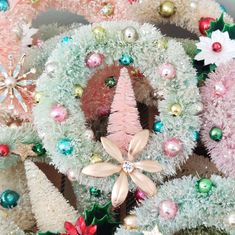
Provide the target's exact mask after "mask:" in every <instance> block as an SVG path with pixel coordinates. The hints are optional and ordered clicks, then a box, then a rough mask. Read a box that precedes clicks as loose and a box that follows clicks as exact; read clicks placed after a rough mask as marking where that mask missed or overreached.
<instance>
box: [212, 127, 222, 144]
mask: <svg viewBox="0 0 235 235" xmlns="http://www.w3.org/2000/svg"><path fill="white" fill-rule="evenodd" d="M209 134H210V138H211V139H212V140H214V141H217V142H219V141H220V140H222V138H223V131H222V129H220V128H219V127H212V128H211V130H210V133H209Z"/></svg>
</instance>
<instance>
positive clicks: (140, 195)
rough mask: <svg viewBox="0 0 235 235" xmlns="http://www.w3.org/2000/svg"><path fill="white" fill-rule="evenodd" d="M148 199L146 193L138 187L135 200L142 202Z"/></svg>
mask: <svg viewBox="0 0 235 235" xmlns="http://www.w3.org/2000/svg"><path fill="white" fill-rule="evenodd" d="M145 199H146V194H145V193H144V192H143V191H142V190H140V189H139V188H137V189H136V191H135V200H136V201H138V202H141V201H143V200H145Z"/></svg>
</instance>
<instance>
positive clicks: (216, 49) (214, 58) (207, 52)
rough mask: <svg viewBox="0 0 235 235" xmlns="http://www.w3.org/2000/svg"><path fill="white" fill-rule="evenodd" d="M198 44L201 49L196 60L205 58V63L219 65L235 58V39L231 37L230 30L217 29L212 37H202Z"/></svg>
mask: <svg viewBox="0 0 235 235" xmlns="http://www.w3.org/2000/svg"><path fill="white" fill-rule="evenodd" d="M196 45H197V49H199V50H201V51H200V52H199V53H198V54H197V55H196V57H195V60H204V65H209V64H216V65H217V66H218V65H220V64H222V63H226V62H228V61H229V60H231V59H233V58H235V40H231V39H230V38H229V34H228V32H221V31H220V30H216V31H215V32H213V33H212V34H211V38H208V37H200V42H199V43H197V44H196Z"/></svg>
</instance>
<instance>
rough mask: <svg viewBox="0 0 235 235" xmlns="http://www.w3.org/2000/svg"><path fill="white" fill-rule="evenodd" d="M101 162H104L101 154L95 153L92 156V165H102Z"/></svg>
mask: <svg viewBox="0 0 235 235" xmlns="http://www.w3.org/2000/svg"><path fill="white" fill-rule="evenodd" d="M100 162H103V161H102V158H101V157H100V155H99V154H97V153H94V154H93V155H92V156H91V163H92V164H95V163H100Z"/></svg>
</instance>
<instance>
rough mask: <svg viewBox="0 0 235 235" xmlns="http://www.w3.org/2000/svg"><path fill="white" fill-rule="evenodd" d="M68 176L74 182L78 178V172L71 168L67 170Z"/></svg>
mask: <svg viewBox="0 0 235 235" xmlns="http://www.w3.org/2000/svg"><path fill="white" fill-rule="evenodd" d="M67 177H68V179H69V180H70V181H71V182H72V181H75V180H76V174H75V172H74V171H73V170H71V169H69V170H68V171H67Z"/></svg>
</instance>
